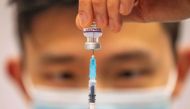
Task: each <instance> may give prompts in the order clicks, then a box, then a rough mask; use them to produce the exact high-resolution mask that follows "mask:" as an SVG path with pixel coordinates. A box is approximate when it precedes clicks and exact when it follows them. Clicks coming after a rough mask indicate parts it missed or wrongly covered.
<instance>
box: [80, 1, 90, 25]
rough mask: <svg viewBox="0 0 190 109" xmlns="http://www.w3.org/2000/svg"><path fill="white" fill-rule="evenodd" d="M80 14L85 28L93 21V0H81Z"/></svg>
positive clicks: (81, 22)
mask: <svg viewBox="0 0 190 109" xmlns="http://www.w3.org/2000/svg"><path fill="white" fill-rule="evenodd" d="M78 15H79V18H78V19H79V23H80V25H81V27H83V28H84V27H86V26H89V25H90V24H91V23H92V19H93V11H92V2H91V0H79V9H78Z"/></svg>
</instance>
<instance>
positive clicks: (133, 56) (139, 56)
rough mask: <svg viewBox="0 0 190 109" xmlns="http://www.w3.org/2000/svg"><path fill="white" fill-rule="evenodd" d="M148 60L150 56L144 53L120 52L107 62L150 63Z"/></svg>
mask: <svg viewBox="0 0 190 109" xmlns="http://www.w3.org/2000/svg"><path fill="white" fill-rule="evenodd" d="M150 59H151V57H150V55H149V54H148V53H146V52H144V51H130V52H121V53H116V54H114V55H112V56H111V57H109V58H108V60H109V62H116V61H117V62H126V61H133V60H136V61H150Z"/></svg>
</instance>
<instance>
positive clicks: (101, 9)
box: [92, 0, 108, 28]
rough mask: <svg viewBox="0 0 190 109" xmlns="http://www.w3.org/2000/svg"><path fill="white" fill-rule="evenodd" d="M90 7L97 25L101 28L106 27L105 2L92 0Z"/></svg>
mask: <svg viewBox="0 0 190 109" xmlns="http://www.w3.org/2000/svg"><path fill="white" fill-rule="evenodd" d="M92 6H93V10H94V17H95V20H96V23H97V25H98V26H99V27H101V28H104V27H106V26H107V22H108V21H107V18H108V17H107V8H106V6H107V5H106V0H92Z"/></svg>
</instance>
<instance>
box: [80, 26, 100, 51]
mask: <svg viewBox="0 0 190 109" xmlns="http://www.w3.org/2000/svg"><path fill="white" fill-rule="evenodd" d="M83 34H84V36H85V37H86V42H85V48H86V49H87V50H98V49H100V48H101V45H100V43H99V38H100V37H101V36H102V30H101V28H98V27H97V26H96V23H95V22H93V23H92V25H91V26H90V27H88V28H84V29H83Z"/></svg>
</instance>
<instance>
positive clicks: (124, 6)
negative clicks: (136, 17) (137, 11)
mask: <svg viewBox="0 0 190 109" xmlns="http://www.w3.org/2000/svg"><path fill="white" fill-rule="evenodd" d="M134 4H135V0H121V2H120V10H119V11H120V14H121V15H128V14H129V13H131V11H132V9H133V7H134Z"/></svg>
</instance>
